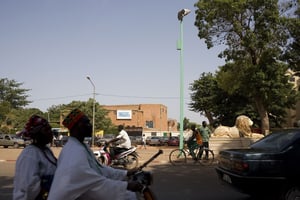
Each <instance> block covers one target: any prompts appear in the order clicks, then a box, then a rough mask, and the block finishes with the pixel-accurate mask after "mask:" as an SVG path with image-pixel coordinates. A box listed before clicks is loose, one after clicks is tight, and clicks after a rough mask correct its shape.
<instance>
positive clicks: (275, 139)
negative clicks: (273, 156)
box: [251, 129, 300, 152]
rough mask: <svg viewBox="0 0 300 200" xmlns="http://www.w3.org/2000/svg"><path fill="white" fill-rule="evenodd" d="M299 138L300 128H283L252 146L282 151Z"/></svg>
mask: <svg viewBox="0 0 300 200" xmlns="http://www.w3.org/2000/svg"><path fill="white" fill-rule="evenodd" d="M298 138H300V130H296V129H294V130H283V131H280V132H274V133H271V134H269V135H268V136H266V137H264V138H262V139H261V140H259V141H257V142H255V143H253V144H252V145H251V148H252V149H264V150H270V151H274V152H280V151H282V150H284V149H285V148H286V147H288V146H289V145H290V144H291V142H293V141H294V140H296V139H298Z"/></svg>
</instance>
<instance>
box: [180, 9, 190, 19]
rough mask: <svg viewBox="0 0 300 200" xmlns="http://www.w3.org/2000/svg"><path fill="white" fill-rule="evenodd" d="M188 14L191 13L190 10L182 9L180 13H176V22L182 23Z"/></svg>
mask: <svg viewBox="0 0 300 200" xmlns="http://www.w3.org/2000/svg"><path fill="white" fill-rule="evenodd" d="M190 12H191V10H189V9H186V8H185V9H182V10H181V11H179V12H178V15H177V17H178V20H179V21H182V20H183V17H184V16H186V15H188V14H189V13H190Z"/></svg>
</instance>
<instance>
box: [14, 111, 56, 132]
mask: <svg viewBox="0 0 300 200" xmlns="http://www.w3.org/2000/svg"><path fill="white" fill-rule="evenodd" d="M45 126H49V127H51V126H50V125H49V123H48V121H47V120H46V119H44V118H43V117H40V116H38V115H32V116H31V117H30V118H29V120H28V122H27V123H26V125H25V128H24V130H23V131H21V133H19V135H23V136H24V137H29V138H34V137H35V135H36V134H37V133H38V132H39V131H40V130H41V128H42V127H45Z"/></svg>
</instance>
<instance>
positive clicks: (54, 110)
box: [48, 99, 116, 133]
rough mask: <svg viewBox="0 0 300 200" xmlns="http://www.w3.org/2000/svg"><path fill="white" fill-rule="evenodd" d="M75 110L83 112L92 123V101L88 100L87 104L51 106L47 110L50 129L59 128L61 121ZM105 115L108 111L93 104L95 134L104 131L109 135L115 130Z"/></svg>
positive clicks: (74, 102) (78, 102)
mask: <svg viewBox="0 0 300 200" xmlns="http://www.w3.org/2000/svg"><path fill="white" fill-rule="evenodd" d="M75 108H78V109H80V110H81V111H82V112H84V113H85V114H86V115H87V116H88V118H89V119H90V121H91V123H92V122H93V121H92V119H93V99H89V100H88V101H87V102H83V101H72V102H71V103H69V104H61V105H57V106H52V107H50V108H49V109H48V113H49V116H50V122H51V125H52V127H59V126H60V123H61V121H62V120H63V119H64V118H65V117H66V116H67V115H68V114H69V112H70V111H71V110H73V109H75ZM107 113H108V111H107V110H105V109H104V108H103V107H102V106H100V105H99V103H97V102H96V103H95V132H97V131H100V130H104V133H111V131H114V130H116V127H115V126H114V125H113V124H112V122H111V120H110V119H109V118H108V117H107Z"/></svg>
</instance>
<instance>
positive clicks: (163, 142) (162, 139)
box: [159, 136, 170, 145]
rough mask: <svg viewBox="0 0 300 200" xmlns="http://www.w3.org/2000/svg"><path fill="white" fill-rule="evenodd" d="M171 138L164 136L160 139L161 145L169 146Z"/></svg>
mask: <svg viewBox="0 0 300 200" xmlns="http://www.w3.org/2000/svg"><path fill="white" fill-rule="evenodd" d="M169 138H170V137H167V136H163V137H160V138H159V142H160V145H168V140H169Z"/></svg>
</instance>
